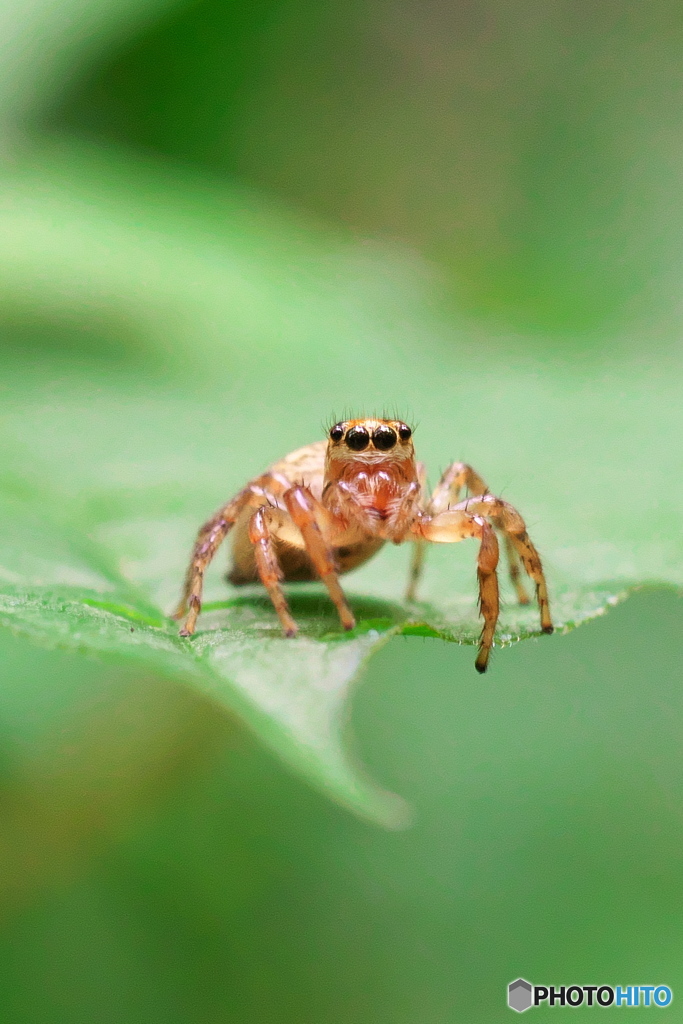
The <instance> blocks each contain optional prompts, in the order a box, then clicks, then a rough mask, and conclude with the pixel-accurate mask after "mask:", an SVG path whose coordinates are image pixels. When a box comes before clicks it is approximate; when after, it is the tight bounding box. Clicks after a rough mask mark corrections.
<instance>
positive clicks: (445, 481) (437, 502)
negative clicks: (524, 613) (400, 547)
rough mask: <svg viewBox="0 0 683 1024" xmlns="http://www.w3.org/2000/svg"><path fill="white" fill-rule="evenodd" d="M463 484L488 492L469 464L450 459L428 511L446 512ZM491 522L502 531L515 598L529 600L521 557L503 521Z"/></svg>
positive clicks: (476, 491) (479, 493)
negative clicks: (523, 579)
mask: <svg viewBox="0 0 683 1024" xmlns="http://www.w3.org/2000/svg"><path fill="white" fill-rule="evenodd" d="M463 487H465V488H466V489H467V490H468V491H469V493H470V494H471V495H472V496H474V495H477V496H479V497H481V496H482V495H485V494H488V493H489V489H488V487H487V486H486V484H485V483H484V481H483V480H482V478H481V477H480V476H479V474H478V473H477V472H476V471H475V470H474V469H472V467H471V466H468V465H467V463H466V462H453V463H452V464H451V465H450V466H449V467H448V469H447V470H445V472H444V473H443V475H442V477H441V479H440V480H439V482H438V484H437V485H436V487H435V488H434V493H433V494H432V498H431V501H430V502H429V511H430V512H431V513H432V514H433V515H436V514H437V513H438V512H445V511H446V509H447V508H451V507H452V506H453V505H457V504H458V502H459V501H460V492H461V491H462V489H463ZM493 525H494V526H495V527H496V528H497V529H499V530H501V531H502V533H503V541H504V543H505V554H506V556H507V563H508V574H509V576H510V582H511V583H512V586H513V587H514V588H515V593H516V594H517V600H518V601H519V603H520V604H528V603H529V595H528V594H527V592H526V590H525V589H524V585H523V583H522V581H521V578H520V577H521V571H520V560H519V555H518V554H517V550H516V548H515V546H514V544H513V543H512V540H511V539H510V535H509V533H508V532H507V531H506V530H505V527H504V524H503V523H502V522H500V521H499V520H498V519H496V518H494V519H493Z"/></svg>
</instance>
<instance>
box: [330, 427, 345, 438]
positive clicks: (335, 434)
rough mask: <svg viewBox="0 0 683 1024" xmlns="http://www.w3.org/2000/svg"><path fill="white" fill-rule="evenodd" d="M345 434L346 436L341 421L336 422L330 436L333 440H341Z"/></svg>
mask: <svg viewBox="0 0 683 1024" xmlns="http://www.w3.org/2000/svg"><path fill="white" fill-rule="evenodd" d="M343 436H344V428H343V427H342V425H341V423H335V425H334V426H333V427H332V429H331V430H330V438H331V440H332V441H341V439H342V437H343Z"/></svg>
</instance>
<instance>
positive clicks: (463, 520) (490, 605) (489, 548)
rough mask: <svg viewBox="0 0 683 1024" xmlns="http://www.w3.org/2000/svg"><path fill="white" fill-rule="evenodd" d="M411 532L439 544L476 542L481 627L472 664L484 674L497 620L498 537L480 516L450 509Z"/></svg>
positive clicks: (421, 521) (425, 517)
mask: <svg viewBox="0 0 683 1024" xmlns="http://www.w3.org/2000/svg"><path fill="white" fill-rule="evenodd" d="M413 532H415V533H417V535H418V536H420V537H422V538H423V540H429V541H435V542H436V543H440V544H455V543H457V542H458V541H460V540H464V539H465V538H466V537H476V538H478V539H479V541H480V544H479V555H478V557H477V578H478V580H479V611H480V614H481V617H482V618H483V620H484V626H483V629H482V631H481V637H480V640H479V654H478V655H477V660H476V661H475V663H474V665H475V668H476V669H477V672H485V671H486V667H487V665H488V660H489V654H490V652H491V647H492V646H493V638H494V635H495V631H496V623H497V621H498V612H499V609H500V599H499V594H498V575H497V573H496V567H497V565H498V538H497V537H496V532H495V530H494V529H493V527H492V526H491V525H490V523H488V522H487V521H486V519H485V518H484V517H483V516H479V515H472V514H471V513H469V512H466V511H462V510H458V511H455V510H454V509H450V510H449V511H446V512H439V513H438V514H437V515H435V516H430V515H428V514H426V515H423V516H422V517H421V518H420V519H418V520H417V521H416V522H415V525H414V526H413Z"/></svg>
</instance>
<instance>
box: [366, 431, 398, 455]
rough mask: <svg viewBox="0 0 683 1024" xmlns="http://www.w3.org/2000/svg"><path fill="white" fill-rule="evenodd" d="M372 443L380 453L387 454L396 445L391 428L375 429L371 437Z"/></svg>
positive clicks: (394, 435)
mask: <svg viewBox="0 0 683 1024" xmlns="http://www.w3.org/2000/svg"><path fill="white" fill-rule="evenodd" d="M372 443H373V444H374V446H375V448H377V449H378V450H379V451H380V452H388V451H389V449H390V448H393V447H394V445H395V444H396V431H394V430H392V429H391V427H377V429H376V430H375V431H374V433H373V435H372Z"/></svg>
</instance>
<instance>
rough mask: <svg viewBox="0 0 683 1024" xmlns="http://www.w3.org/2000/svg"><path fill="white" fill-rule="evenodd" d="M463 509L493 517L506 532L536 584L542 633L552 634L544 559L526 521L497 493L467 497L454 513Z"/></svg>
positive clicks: (456, 507) (478, 514)
mask: <svg viewBox="0 0 683 1024" xmlns="http://www.w3.org/2000/svg"><path fill="white" fill-rule="evenodd" d="M460 509H462V510H463V511H465V512H469V513H471V514H473V515H477V516H487V517H490V518H491V519H492V520H493V522H494V523H495V524H496V525H497V526H499V527H500V529H502V530H504V531H505V536H506V537H509V539H510V543H511V544H512V545H513V546H514V548H515V550H516V552H517V554H518V555H519V557H520V559H521V561H522V565H523V566H524V568H525V570H526V572H527V573H528V575H529V576H530V577H531V579H532V580H533V581H534V583H535V584H536V599H537V600H538V607H539V609H540V612H541V630H542V632H543V633H552V632H553V629H554V627H553V620H552V618H551V617H550V601H549V599H548V585H547V583H546V581H545V575H544V573H543V565H542V564H541V556H540V555H539V553H538V551H537V550H536V548H535V547H534V545H533V544H532V542H531V538H530V537H529V534H528V533H527V530H526V525H525V523H524V520H523V519H522V517H521V516H520V514H519V512H518V511H517V509H516V508H513V506H512V505H509V504H508V502H507V501H503V499H502V498H497V497H496V496H495V494H482V495H480V496H479V497H476V498H467V499H466V500H465V501H461V502H460V504H459V505H456V506H455V508H454V509H453V510H452V511H454V512H455V511H457V510H460Z"/></svg>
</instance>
